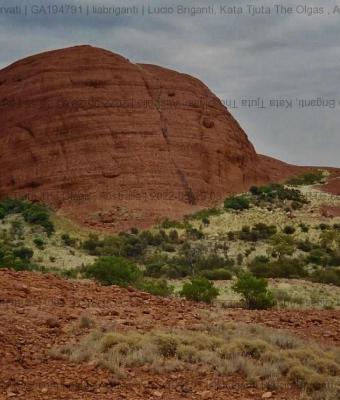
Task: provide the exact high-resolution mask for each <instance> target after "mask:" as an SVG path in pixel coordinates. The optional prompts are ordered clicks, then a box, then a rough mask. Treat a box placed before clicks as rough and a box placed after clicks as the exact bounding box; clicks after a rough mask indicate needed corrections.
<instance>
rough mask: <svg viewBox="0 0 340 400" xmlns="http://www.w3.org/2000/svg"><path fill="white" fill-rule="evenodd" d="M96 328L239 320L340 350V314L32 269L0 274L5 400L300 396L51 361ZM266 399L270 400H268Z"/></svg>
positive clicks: (229, 381) (205, 375)
mask: <svg viewBox="0 0 340 400" xmlns="http://www.w3.org/2000/svg"><path fill="white" fill-rule="evenodd" d="M82 315H86V316H87V317H89V318H90V319H91V320H93V321H95V323H96V325H97V327H100V328H101V329H110V328H112V327H114V328H116V329H119V330H122V331H124V330H129V329H133V330H139V331H146V330H150V329H153V328H155V327H156V328H161V327H179V328H190V329H195V327H198V326H199V325H201V324H202V323H206V322H210V323H214V322H217V321H218V322H221V321H241V322H245V323H259V324H265V325H267V326H270V327H273V328H275V329H287V330H289V331H291V332H293V333H296V334H298V335H300V336H301V337H304V338H306V339H314V340H317V341H322V342H324V343H328V344H332V345H339V343H340V311H334V310H324V311H296V310H295V311H289V310H284V311H278V310H272V311H252V312H250V311H246V310H240V309H217V308H214V307H213V306H205V305H201V304H197V303H190V302H187V301H182V300H180V299H171V300H170V299H163V298H158V297H154V296H151V295H149V294H146V293H141V292H137V291H135V290H131V289H122V288H118V287H114V286H113V287H102V286H98V285H96V284H95V283H93V282H76V281H69V280H63V279H60V278H57V277H55V276H53V275H41V274H38V273H30V272H13V271H9V270H1V271H0V320H1V324H0V356H1V357H0V399H1V400H3V399H7V398H13V399H16V398H21V399H58V400H59V399H98V400H99V399H100V400H105V399H131V400H132V399H143V400H144V399H261V398H275V399H282V400H283V399H287V400H288V399H289V400H292V399H298V398H299V396H300V394H299V393H298V391H297V390H296V389H294V388H290V387H287V388H286V389H285V390H284V391H280V392H271V393H264V391H263V390H262V391H261V390H260V389H256V388H254V387H252V386H251V385H250V384H247V383H246V382H245V381H244V380H243V379H242V377H241V376H229V377H222V376H218V375H217V374H213V373H210V372H203V371H199V370H188V371H180V372H170V373H167V374H164V373H163V374H155V373H152V372H150V371H149V370H147V369H145V368H139V369H137V368H134V369H130V370H128V375H127V378H125V379H120V380H118V379H117V378H115V377H114V376H113V375H112V373H111V372H109V371H108V370H105V369H100V368H97V367H96V366H94V365H91V364H86V363H82V364H72V363H70V362H67V361H62V360H55V359H53V358H52V357H51V356H50V354H49V352H50V349H51V348H52V347H53V346H55V345H61V344H65V343H69V342H70V341H74V340H77V339H79V338H80V337H82V336H83V335H84V334H86V332H87V330H88V328H86V327H85V328H84V327H81V326H80V325H79V318H80V316H82ZM263 396H264V397H263Z"/></svg>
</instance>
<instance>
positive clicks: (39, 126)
mask: <svg viewBox="0 0 340 400" xmlns="http://www.w3.org/2000/svg"><path fill="white" fill-rule="evenodd" d="M0 169H1V172H2V173H1V176H0V195H2V196H4V195H8V194H10V195H13V194H17V195H20V196H22V195H28V196H29V198H31V199H38V200H41V201H45V202H47V203H48V204H50V205H51V206H53V207H55V208H56V209H59V210H60V211H61V212H64V213H66V214H68V215H70V216H72V217H74V218H75V219H77V220H78V221H80V222H82V223H85V224H87V225H90V226H97V227H100V226H101V227H102V226H106V227H108V228H109V229H113V230H118V229H125V228H129V227H131V226H140V227H144V226H147V225H149V224H150V223H152V222H154V221H155V220H156V219H157V218H158V217H160V216H170V217H181V216H182V215H183V214H186V213H189V212H192V211H195V210H196V209H199V208H202V207H203V206H207V205H211V204H213V203H214V202H216V201H218V200H219V199H221V198H223V197H224V196H225V195H226V194H228V193H232V192H239V191H242V190H245V189H248V188H249V186H250V185H251V184H256V183H260V182H261V183H262V182H268V181H270V180H272V179H274V178H275V179H276V178H281V179H282V178H285V177H286V176H288V175H291V174H292V173H294V172H296V168H295V167H292V166H288V165H287V164H284V163H279V162H277V161H276V160H272V159H269V158H264V157H262V156H258V155H257V154H256V152H255V150H254V147H253V146H252V144H251V143H250V141H249V140H248V138H247V136H246V134H245V133H244V131H243V130H242V129H241V127H240V126H239V124H238V123H237V122H236V121H235V119H234V118H233V117H232V116H231V114H230V113H229V112H228V110H227V109H226V108H225V107H224V106H223V105H222V104H221V102H220V101H219V100H218V99H217V97H216V96H214V94H213V93H212V92H211V91H210V90H209V89H208V88H207V87H206V86H205V85H204V84H203V83H202V82H200V81H199V80H197V79H195V78H193V77H191V76H189V75H185V74H182V73H179V72H175V71H171V70H169V69H165V68H161V67H158V66H154V65H139V64H134V63H132V62H130V61H129V60H127V59H125V58H124V57H121V56H119V55H117V54H114V53H112V52H110V51H106V50H103V49H99V48H94V47H91V46H77V47H72V48H67V49H62V50H56V51H51V52H47V53H42V54H38V55H35V56H32V57H29V58H26V59H23V60H21V61H18V62H16V63H14V64H12V65H10V66H8V67H7V68H4V69H3V70H1V71H0Z"/></svg>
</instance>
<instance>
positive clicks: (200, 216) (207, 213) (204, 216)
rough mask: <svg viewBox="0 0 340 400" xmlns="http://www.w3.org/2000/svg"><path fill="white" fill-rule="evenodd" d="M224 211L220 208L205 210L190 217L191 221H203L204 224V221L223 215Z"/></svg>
mask: <svg viewBox="0 0 340 400" xmlns="http://www.w3.org/2000/svg"><path fill="white" fill-rule="evenodd" d="M222 213H223V210H221V209H220V208H206V209H204V210H201V211H198V212H197V213H195V214H192V215H189V216H188V218H189V219H194V220H201V221H202V222H203V223H204V220H206V221H209V218H210V217H214V216H216V215H221V214H222Z"/></svg>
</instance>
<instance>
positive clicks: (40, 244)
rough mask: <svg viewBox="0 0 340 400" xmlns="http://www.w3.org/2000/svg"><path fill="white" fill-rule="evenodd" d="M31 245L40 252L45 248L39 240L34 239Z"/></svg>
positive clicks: (43, 242)
mask: <svg viewBox="0 0 340 400" xmlns="http://www.w3.org/2000/svg"><path fill="white" fill-rule="evenodd" d="M33 243H34V244H35V245H36V247H37V248H38V249H40V250H43V249H44V247H45V241H44V240H43V239H41V238H35V239H34V240H33Z"/></svg>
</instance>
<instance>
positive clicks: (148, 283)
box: [137, 278, 174, 297]
mask: <svg viewBox="0 0 340 400" xmlns="http://www.w3.org/2000/svg"><path fill="white" fill-rule="evenodd" d="M137 288H138V289H139V290H142V291H144V292H148V293H151V294H153V295H155V296H162V297H169V296H171V295H172V294H173V292H174V287H173V286H171V285H169V284H168V282H167V281H166V280H165V279H151V278H144V279H143V280H142V281H141V282H140V283H139V284H138V285H137Z"/></svg>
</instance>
